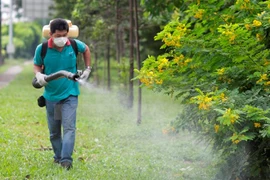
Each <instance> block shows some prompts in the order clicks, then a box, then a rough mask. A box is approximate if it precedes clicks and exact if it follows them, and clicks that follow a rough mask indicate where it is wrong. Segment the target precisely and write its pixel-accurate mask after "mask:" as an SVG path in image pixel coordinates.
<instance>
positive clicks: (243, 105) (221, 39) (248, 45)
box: [137, 0, 270, 179]
mask: <svg viewBox="0 0 270 180" xmlns="http://www.w3.org/2000/svg"><path fill="white" fill-rule="evenodd" d="M184 3H185V5H186V6H185V7H187V8H186V10H185V11H180V10H179V11H177V10H176V11H175V12H174V14H172V18H171V21H170V22H169V23H168V24H167V25H166V26H165V27H164V29H163V30H162V31H161V32H160V33H158V34H157V35H156V36H155V40H157V41H162V42H163V45H162V46H161V49H165V50H166V53H164V54H161V55H159V56H157V57H154V56H149V57H148V58H147V59H146V60H145V61H144V64H143V68H142V69H141V70H140V71H138V73H139V75H138V76H137V78H139V79H140V80H141V82H142V83H143V84H144V85H145V86H147V87H148V88H150V89H153V90H154V91H163V90H165V91H166V93H167V94H169V95H171V96H174V97H176V98H179V99H180V101H181V102H182V103H183V104H186V110H184V111H183V113H181V114H180V115H179V117H178V118H177V120H175V121H174V122H172V126H175V127H176V128H178V129H180V128H188V129H190V130H195V131H198V132H199V133H200V134H202V135H208V136H207V137H208V139H209V141H211V142H213V144H214V147H215V148H216V149H217V150H219V151H222V153H223V156H222V158H223V159H221V165H223V166H221V167H222V168H221V171H220V174H218V175H217V177H219V176H221V177H222V175H225V176H223V178H224V177H227V179H236V178H238V179H258V178H259V179H267V177H269V176H270V174H269V166H270V160H269V157H270V156H269V154H270V146H269V139H270V119H269V118H270V114H269V110H270V109H269V103H270V102H269V96H268V93H269V90H270V89H269V85H270V81H269V80H270V79H269V75H268V73H269V69H270V64H269V62H270V60H269V58H270V57H269V55H270V54H269V49H268V48H269V19H270V1H264V2H261V1H255V0H254V1H249V0H237V1H225V0H223V1H218V0H211V1H207V2H203V1H189V0H185V1H184ZM239 154H241V155H243V158H242V161H239V163H238V162H236V161H235V162H234V163H233V164H230V163H231V162H233V161H232V159H234V158H235V157H236V156H237V155H239ZM233 157H234V158H233ZM224 160H225V161H224ZM240 162H241V163H240ZM222 173H224V174H222ZM225 179H226V178H225Z"/></svg>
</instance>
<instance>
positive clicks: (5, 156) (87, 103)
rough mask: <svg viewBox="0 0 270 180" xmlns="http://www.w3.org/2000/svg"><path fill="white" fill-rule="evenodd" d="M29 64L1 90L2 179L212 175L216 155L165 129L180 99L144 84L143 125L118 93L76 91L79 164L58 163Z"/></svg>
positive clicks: (186, 179)
mask: <svg viewBox="0 0 270 180" xmlns="http://www.w3.org/2000/svg"><path fill="white" fill-rule="evenodd" d="M32 76H33V73H32V67H31V66H29V65H28V66H25V67H24V70H23V72H22V73H21V74H20V76H17V77H16V79H15V80H14V81H12V82H11V83H10V84H9V85H8V86H6V87H4V88H2V89H1V90H0V99H1V106H0V144H1V146H0V156H1V157H2V158H1V161H0V179H8V180H9V179H10V180H13V179H20V180H21V179H59V180H62V179H68V180H74V179H78V180H81V179H82V180H83V179H85V180H88V179H93V180H95V179H97V180H99V179H102V180H103V179H104V180H106V179H115V180H120V179H121V180H122V179H127V180H129V179H130V180H131V179H132V180H133V179H134V180H139V179H141V180H149V179H153V180H167V179H168V180H171V179H172V180H174V179H177V180H182V179H183V180H193V179H194V180H209V179H212V176H213V174H214V171H215V168H214V166H215V164H214V157H212V156H211V152H210V150H209V149H208V148H207V147H206V145H205V144H204V143H203V142H198V141H196V140H195V138H194V137H193V136H192V135H191V134H188V133H187V132H181V133H179V134H177V135H174V136H169V135H166V134H163V133H162V130H163V129H164V128H166V127H167V126H168V124H169V123H170V121H171V120H173V119H174V118H175V117H176V115H177V112H179V111H180V110H181V106H180V105H178V104H177V102H173V100H172V99H170V98H169V97H167V96H165V95H161V94H155V93H153V92H150V91H147V90H144V91H143V109H142V124H141V125H140V126H137V125H136V113H137V112H136V108H134V109H133V110H128V109H126V108H125V107H124V105H123V103H121V102H120V100H119V99H122V98H121V97H120V95H119V94H117V93H110V92H107V91H105V90H103V89H95V88H86V87H83V88H82V94H81V95H80V97H79V108H78V120H77V136H76V145H75V152H74V155H73V158H74V163H73V164H74V168H73V169H72V170H70V171H66V170H64V169H62V168H61V167H59V166H58V165H55V164H53V162H52V160H53V158H52V156H53V154H52V151H51V150H50V142H49V138H48V129H47V123H46V119H45V109H44V108H39V107H38V106H37V105H36V99H37V98H38V97H39V95H40V94H41V93H42V90H37V89H34V88H33V87H32V86H31V81H32V78H33V77H32Z"/></svg>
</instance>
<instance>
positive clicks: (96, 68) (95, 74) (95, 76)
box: [94, 44, 99, 86]
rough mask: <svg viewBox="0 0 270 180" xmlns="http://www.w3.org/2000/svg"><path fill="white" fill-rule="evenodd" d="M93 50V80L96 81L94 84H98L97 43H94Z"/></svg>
mask: <svg viewBox="0 0 270 180" xmlns="http://www.w3.org/2000/svg"><path fill="white" fill-rule="evenodd" d="M94 47H95V52H94V61H95V63H94V82H95V83H96V85H97V86H98V85H99V76H98V51H97V49H98V46H97V44H95V46H94Z"/></svg>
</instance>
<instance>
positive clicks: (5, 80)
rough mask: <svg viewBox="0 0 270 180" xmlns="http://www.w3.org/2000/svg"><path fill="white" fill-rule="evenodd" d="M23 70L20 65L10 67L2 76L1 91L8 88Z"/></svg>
mask: <svg viewBox="0 0 270 180" xmlns="http://www.w3.org/2000/svg"><path fill="white" fill-rule="evenodd" d="M22 70H23V68H22V67H21V66H19V65H17V66H12V67H10V68H9V69H8V70H7V71H6V72H4V73H2V74H0V89H1V88H2V87H5V86H7V85H8V84H9V83H10V82H11V81H12V80H13V79H14V78H15V77H16V75H17V74H19V73H20V72H21V71H22Z"/></svg>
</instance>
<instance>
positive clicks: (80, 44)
mask: <svg viewBox="0 0 270 180" xmlns="http://www.w3.org/2000/svg"><path fill="white" fill-rule="evenodd" d="M75 41H76V43H77V47H78V51H79V52H80V53H83V52H84V51H85V49H86V44H85V43H84V42H82V41H80V40H78V39H75Z"/></svg>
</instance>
